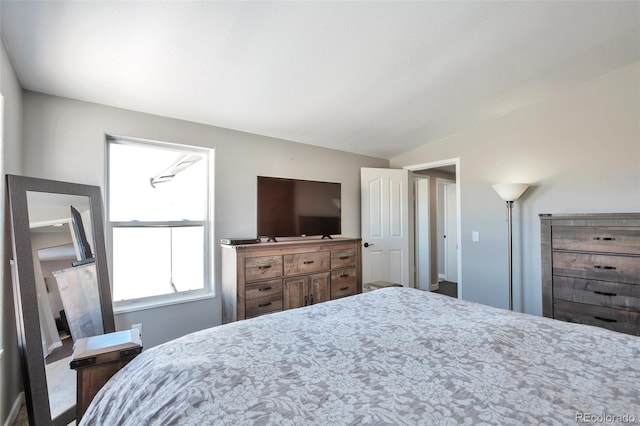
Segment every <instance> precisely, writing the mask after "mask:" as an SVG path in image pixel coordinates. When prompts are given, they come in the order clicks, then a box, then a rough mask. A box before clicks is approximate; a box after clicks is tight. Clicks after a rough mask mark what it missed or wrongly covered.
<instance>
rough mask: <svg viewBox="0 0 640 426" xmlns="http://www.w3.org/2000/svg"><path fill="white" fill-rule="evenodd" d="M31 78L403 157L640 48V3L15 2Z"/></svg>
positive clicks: (94, 95) (129, 103)
mask: <svg viewBox="0 0 640 426" xmlns="http://www.w3.org/2000/svg"><path fill="white" fill-rule="evenodd" d="M0 15H1V21H0V25H1V26H0V35H1V37H2V39H3V41H4V43H5V46H6V48H7V51H8V53H9V56H10V58H11V61H12V63H13V66H14V68H15V70H16V73H17V75H18V78H19V80H20V82H21V85H22V86H23V88H25V89H27V90H32V91H37V92H42V93H47V94H52V95H57V96H63V97H68V98H73V99H79V100H83V101H89V102H96V103H100V104H105V105H110V106H115V107H120V108H126V109H130V110H135V111H142V112H147V113H152V114H158V115H162V116H167V117H174V118H179V119H184V120H189V121H194V122H199V123H205V124H211V125H215V126H221V127H226V128H230V129H237V130H242V131H245V132H250V133H256V134H260V135H267V136H272V137H277V138H282V139H287V140H291V141H296V142H301V143H305V144H311V145H318V146H325V147H329V148H335V149H340V150H345V151H350V152H356V153H361V154H366V155H371V156H375V157H381V158H392V157H394V156H396V155H399V154H401V153H404V152H407V151H410V150H412V149H414V148H416V147H419V146H422V145H425V144H427V143H432V142H434V141H438V140H441V139H443V138H446V137H447V136H449V135H452V134H455V133H457V132H460V131H463V130H464V129H466V128H469V127H470V126H473V125H474V124H476V123H479V122H482V121H484V120H491V119H493V118H495V117H498V116H501V115H504V114H507V113H509V112H511V111H513V110H515V109H518V108H522V107H525V106H527V105H530V104H532V103H535V102H538V101H540V100H541V99H544V98H546V97H548V96H552V95H553V94H554V93H557V92H558V91H562V90H566V89H568V88H571V87H574V86H575V85H578V84H580V83H581V82H583V81H586V80H588V79H590V78H594V77H595V76H598V75H600V74H602V73H604V72H606V71H608V70H610V69H613V68H615V67H618V66H621V65H624V64H627V63H630V62H632V61H635V60H638V59H639V57H640V2H636V1H630V2H624V1H602V2H600V1H585V2H579V1H550V2H547V1H514V2H509V1H496V2H491V1H466V2H465V1H452V2H449V1H443V2H440V1H425V2H419V1H412V2H385V1H383V2H369V1H358V2H325V1H305V2H280V1H277V2H276V1H261V2H227V1H224V2H222V1H221V2H213V1H201V2H191V1H189V2H183V1H180V2H178V1H168V2H167V1H159V2H154V1H145V2H138V1H86V2H81V1H44V2H39V1H23V2H7V1H3V2H2V3H0Z"/></svg>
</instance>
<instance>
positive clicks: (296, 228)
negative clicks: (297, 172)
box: [258, 176, 342, 241]
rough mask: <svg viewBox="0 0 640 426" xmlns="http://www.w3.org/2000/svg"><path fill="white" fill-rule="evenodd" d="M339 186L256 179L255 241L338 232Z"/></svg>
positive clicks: (263, 178)
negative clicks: (256, 216) (265, 238)
mask: <svg viewBox="0 0 640 426" xmlns="http://www.w3.org/2000/svg"><path fill="white" fill-rule="evenodd" d="M341 195H342V194H341V188H340V183H334V182H319V181H311V180H300V179H285V178H276V177H266V176H258V237H267V238H268V239H269V240H274V241H276V237H302V236H312V235H314V236H315V235H320V236H322V238H325V237H327V238H331V236H332V235H337V234H340V233H341V232H342V228H341V226H342V223H341V219H342V217H341Z"/></svg>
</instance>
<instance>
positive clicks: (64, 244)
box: [27, 191, 104, 418]
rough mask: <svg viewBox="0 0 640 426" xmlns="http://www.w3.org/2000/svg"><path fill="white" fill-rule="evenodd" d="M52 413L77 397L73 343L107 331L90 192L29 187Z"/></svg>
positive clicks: (28, 195) (33, 243)
mask: <svg viewBox="0 0 640 426" xmlns="http://www.w3.org/2000/svg"><path fill="white" fill-rule="evenodd" d="M27 206H28V213H29V228H30V230H31V249H32V253H33V260H34V262H33V270H34V274H35V279H36V291H37V292H38V314H39V319H40V329H41V330H42V353H43V356H44V361H45V371H46V377H47V388H48V394H49V405H50V410H51V417H52V418H56V417H58V416H59V415H60V414H62V413H64V411H65V410H68V409H69V408H72V407H73V406H74V405H75V402H76V394H75V390H76V376H75V371H73V370H71V369H70V368H69V362H70V358H71V354H72V352H73V343H75V341H76V340H77V339H79V338H81V337H89V336H95V335H98V334H103V333H104V328H103V326H102V313H101V309H100V298H99V294H98V281H97V277H96V269H95V263H94V262H93V260H94V259H93V254H92V250H91V247H93V246H95V244H94V239H93V226H92V223H91V210H90V204H89V197H86V196H78V195H63V194H50V193H46V192H35V191H28V192H27Z"/></svg>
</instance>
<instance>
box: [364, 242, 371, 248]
mask: <svg viewBox="0 0 640 426" xmlns="http://www.w3.org/2000/svg"><path fill="white" fill-rule="evenodd" d="M363 245H364V248H367V247H369V246H373V244H369V243H364V244H363Z"/></svg>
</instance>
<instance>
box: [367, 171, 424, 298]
mask: <svg viewBox="0 0 640 426" xmlns="http://www.w3.org/2000/svg"><path fill="white" fill-rule="evenodd" d="M360 185H361V197H362V199H361V212H362V221H361V226H362V234H361V235H362V246H363V248H362V280H363V281H362V282H363V283H369V282H372V281H389V282H394V283H399V284H402V285H403V286H405V287H409V286H411V280H410V274H409V267H410V263H412V262H410V259H409V256H410V252H409V242H410V235H409V171H408V170H399V169H373V168H362V169H361V171H360Z"/></svg>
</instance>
